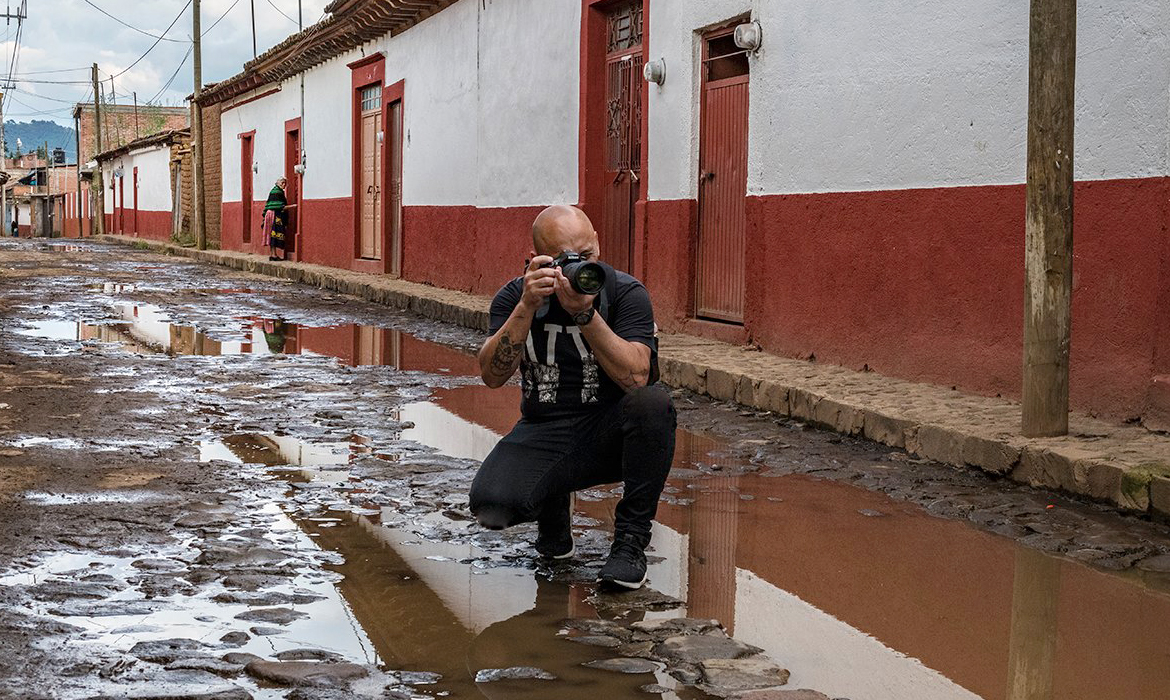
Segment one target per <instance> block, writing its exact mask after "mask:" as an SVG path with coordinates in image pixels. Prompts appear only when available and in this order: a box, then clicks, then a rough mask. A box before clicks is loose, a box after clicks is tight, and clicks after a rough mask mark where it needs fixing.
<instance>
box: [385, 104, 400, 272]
mask: <svg viewBox="0 0 1170 700" xmlns="http://www.w3.org/2000/svg"><path fill="white" fill-rule="evenodd" d="M386 160H387V170H388V172H387V173H386V181H387V183H388V184H389V188H388V189H389V191H388V192H387V202H386V226H387V229H388V230H387V234H388V239H389V241H390V274H391V275H394V276H395V277H399V276H401V275H402V100H400V99H399V100H394V101H392V102H390V103H389V104H388V105H387V108H386Z"/></svg>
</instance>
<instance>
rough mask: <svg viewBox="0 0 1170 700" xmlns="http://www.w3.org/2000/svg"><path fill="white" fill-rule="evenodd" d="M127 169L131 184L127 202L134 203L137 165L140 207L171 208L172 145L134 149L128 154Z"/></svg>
mask: <svg viewBox="0 0 1170 700" xmlns="http://www.w3.org/2000/svg"><path fill="white" fill-rule="evenodd" d="M125 163H126V165H125V173H126V177H127V178H128V179H127V183H130V186H129V187H127V188H126V189H127V191H126V206H127V207H133V206H134V204H133V197H132V194H133V190H132V189H130V188H131V187H133V182H134V180H133V177H134V175H133V173H134V168H138V209H139V211H165V212H169V211H171V207H172V200H171V147H170V145H163V146H159V147H154V148H149V149H144V150H140V151H132V152H131V153H129V154H127V156H126V158H125Z"/></svg>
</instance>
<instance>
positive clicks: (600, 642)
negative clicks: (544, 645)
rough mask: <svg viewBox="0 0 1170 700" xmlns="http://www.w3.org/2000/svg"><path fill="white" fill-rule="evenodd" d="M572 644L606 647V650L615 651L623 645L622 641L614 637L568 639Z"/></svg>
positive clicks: (593, 636) (599, 636) (595, 636)
mask: <svg viewBox="0 0 1170 700" xmlns="http://www.w3.org/2000/svg"><path fill="white" fill-rule="evenodd" d="M566 639H568V640H569V641H570V642H577V643H578V644H588V645H589V646H594V647H604V648H606V649H613V648H614V647H619V646H621V645H622V642H621V640H620V639H616V638H614V637H604V636H601V635H595V634H590V635H584V636H581V637H566Z"/></svg>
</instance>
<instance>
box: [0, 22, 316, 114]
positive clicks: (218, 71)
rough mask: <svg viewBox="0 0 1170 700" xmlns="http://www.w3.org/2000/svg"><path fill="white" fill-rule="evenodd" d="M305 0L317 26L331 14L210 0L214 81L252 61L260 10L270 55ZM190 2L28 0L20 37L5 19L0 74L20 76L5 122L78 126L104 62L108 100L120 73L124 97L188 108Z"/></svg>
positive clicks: (207, 25) (209, 78) (293, 27)
mask: <svg viewBox="0 0 1170 700" xmlns="http://www.w3.org/2000/svg"><path fill="white" fill-rule="evenodd" d="M20 2H21V0H0V11H5V12H10V13H13V14H15V13H16V11H17V7H18V6H19V5H20ZM298 2H300V4H301V6H302V12H303V17H304V23H305V26H306V27H307V26H309V25H311V24H313V23H314V22H316V21H318V20H320V19H322V17H323V16H324V15H323V12H322V11H323V10H324V8H325V6H326V5H327V4H329V2H330V0H202V2H201V3H200V4H201V6H202V11H201V13H200V14H201V18H202V32H203V46H202V51H201V53H202V56H203V82H204V84H206V83H211V82H216V81H219V80H223V79H224V78H228V77H231V76H233V75H235V74H236V73H239V72H240V70H241V69H242V68H243V66H244V63H245V62H246V61H250V60H251V59H252V8H253V7H254V8H255V13H256V50H257V52H258V53H264V51H265V50H266V49H268V48H270V47H272V46H275V45H276V44H278V43H280V42H281V41H283V40H284V39H285V38H286V37H288V36H289V35H290V34H295V33H296V32H297V24H296V19H297V5H298ZM188 5H189V0H27V7H28V19H26V20H25V21H24V26H23V28H22V30H21V35H20V41H19V42H17V41H16V33H17V22H16V21H15V20H8V21H7V23H4V22H5V20H3V19H0V39H3V40H4V41H3V43H0V52H2V54H3V58H2V59H0V68H2V69H3V71H4V72H3V76H0V78H7V76H8V75H9V74H10V73H11V74H12V76H13V82H14V83H15V89H14V90H10V91H8V92H7V93H6V95H5V98H4V119H5V120H14V121H22V122H27V121H31V120H33V119H43V120H50V121H55V122H57V123H59V124H61V125H63V126H69V127H72V126H73V118H72V116H71V112H72V106H73V104H75V103H77V102H81V101H85V102H91V101H92V100H93V86H92V83H91V81H90V78H91V70H90V67H91V66H92V65H93V64H94V63H95V62H96V63H97V64H98V70H99V71H100V75H101V78H102V81H103V84H102V89H103V90H104V91H105V93H106V95H107V98H108V97H109V95H110V91H111V87H110V78H111V77H113V91H114V92H115V93H116V100H117V103H118V104H131V103H132V102H133V99H134V93H137V97H138V102H139V104H145V103H147V102H153V103H154V104H164V105H184V104H185V102H184V98H186V96H187V95H189V94H191V92H192V91H193V89H194V66H193V62H192V57H191V56H190V55H189V53H188V52H189V49H190V48H191V36H192V14H191V8H190V7H189V6H188ZM95 6H96V7H95ZM98 8H100V10H99V9H98ZM102 10H104V11H105V12H107V13H109V14H110V15H113V16H114V17H116V18H117V20H121V21H122V22H124V23H125V24H120V23H119V22H118V21H117V20H115V19H111V18H110V17H108V16H106V15H104V14H102ZM180 13H181V14H180ZM281 13H284V15H287V17H286V16H282V14H281ZM221 17H222V20H221V19H220V18H221ZM176 18H178V20H177V21H175V20H176ZM290 18H291V19H290ZM217 20H218V21H219V23H218V24H215V23H216V22H217ZM172 21H174V26H172V27H171V28H170V30H169V31H168V30H167V27H168V25H170V24H171V23H172ZM126 24H128V25H131V27H133V28H131V27H128V26H125V25H126ZM213 24H215V26H214V27H213V26H212V25H213ZM138 30H140V31H138ZM144 32H145V33H144ZM164 32H166V33H165V35H164ZM147 34H151V35H154V36H164V39H163V40H161V41H158V42H157V44H156V45H155V46H154V48H153V49H151V45H152V44H155V43H156V39H155V38H153V37H151V36H147ZM14 49H15V50H16V56H17V58H16V66H15V70H13V68H12V59H13V53H14ZM148 49H150V51H149V53H148V52H147V50H148ZM144 54H145V57H143V55H144ZM140 58H141V60H139V59H140ZM184 58H185V59H186V60H185V61H184ZM135 61H138V62H137V63H135ZM180 64H182V65H180ZM50 71H51V72H50ZM172 76H173V78H174V79H173V81H172ZM168 83H169V86H168Z"/></svg>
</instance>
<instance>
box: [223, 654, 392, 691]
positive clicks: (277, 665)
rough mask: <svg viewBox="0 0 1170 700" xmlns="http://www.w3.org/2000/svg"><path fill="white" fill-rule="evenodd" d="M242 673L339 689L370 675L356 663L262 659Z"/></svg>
mask: <svg viewBox="0 0 1170 700" xmlns="http://www.w3.org/2000/svg"><path fill="white" fill-rule="evenodd" d="M245 670H246V671H247V672H248V675H250V676H252V677H253V678H256V679H258V680H262V681H267V682H269V683H276V684H277V685H284V686H312V687H317V688H341V687H345V686H346V685H347V684H348V683H349V681H351V680H354V679H356V678H364V677H365V676H367V675H369V671H368V670H367V669H366V668H365V667H364V666H358V665H357V664H351V663H321V662H317V661H263V660H261V661H253V662H251V663H250V664H248V665H247V666H246V667H245Z"/></svg>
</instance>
